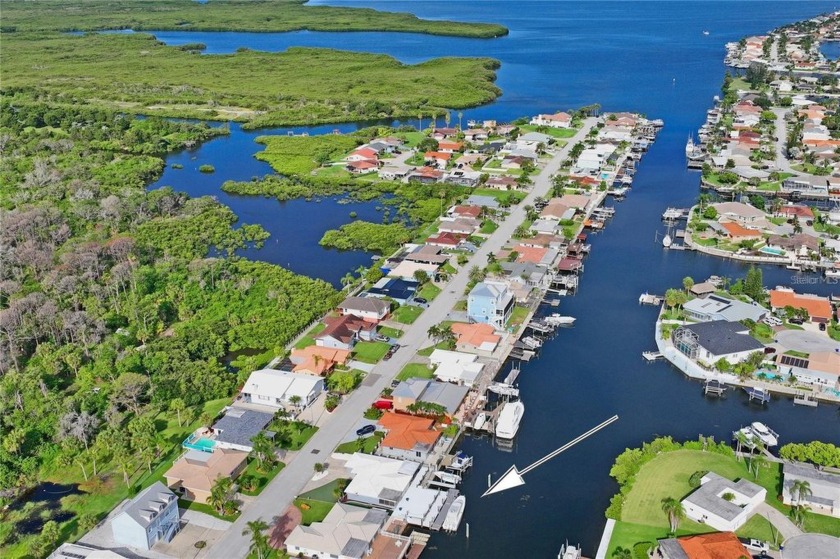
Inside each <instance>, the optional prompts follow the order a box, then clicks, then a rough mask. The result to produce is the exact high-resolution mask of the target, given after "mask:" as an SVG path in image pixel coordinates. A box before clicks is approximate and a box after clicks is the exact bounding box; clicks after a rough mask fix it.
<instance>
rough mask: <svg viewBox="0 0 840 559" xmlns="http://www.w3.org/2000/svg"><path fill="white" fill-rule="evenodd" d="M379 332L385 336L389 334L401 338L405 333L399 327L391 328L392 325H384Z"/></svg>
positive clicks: (391, 336) (390, 336)
mask: <svg viewBox="0 0 840 559" xmlns="http://www.w3.org/2000/svg"><path fill="white" fill-rule="evenodd" d="M378 333H379V334H381V335H383V336H388V337H389V338H399V337H401V336H402V335H403V331H402V330H399V329H397V328H391V327H390V326H382V327H381V328H379V332H378Z"/></svg>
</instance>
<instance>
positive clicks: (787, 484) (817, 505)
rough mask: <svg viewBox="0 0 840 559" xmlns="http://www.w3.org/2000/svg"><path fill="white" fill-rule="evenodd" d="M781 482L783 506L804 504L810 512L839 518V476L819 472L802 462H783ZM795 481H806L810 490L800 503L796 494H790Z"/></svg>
mask: <svg viewBox="0 0 840 559" xmlns="http://www.w3.org/2000/svg"><path fill="white" fill-rule="evenodd" d="M782 480H783V482H782V502H783V503H784V504H786V505H795V504H805V505H808V509H809V510H810V511H811V512H815V513H817V514H825V515H828V516H835V517H838V518H840V474H834V473H831V472H827V471H821V470H818V469H817V468H816V467H814V466H812V465H811V464H803V463H802V462H784V463H783V464H782ZM797 481H807V482H808V486H809V487H810V489H811V494H810V495H804V496H803V498H802V499H801V502H800V499H799V495H798V494H793V495H792V494H791V488H792V487H793V484H794V483H796V482H797Z"/></svg>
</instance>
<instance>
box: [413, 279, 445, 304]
mask: <svg viewBox="0 0 840 559" xmlns="http://www.w3.org/2000/svg"><path fill="white" fill-rule="evenodd" d="M417 295H418V296H419V297H422V298H423V299H425V300H427V301H430V302H431V301H433V300H434V298H435V297H437V296H438V295H440V287H438V286H436V285H435V284H433V283H427V284H426V285H424V286H423V287H422V288H421V289H420V291H419V292H418V293H417Z"/></svg>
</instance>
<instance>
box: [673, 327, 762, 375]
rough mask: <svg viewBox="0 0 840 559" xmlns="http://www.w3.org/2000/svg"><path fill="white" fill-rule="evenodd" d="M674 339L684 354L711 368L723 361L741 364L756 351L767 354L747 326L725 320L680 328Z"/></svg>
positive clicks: (676, 345)
mask: <svg viewBox="0 0 840 559" xmlns="http://www.w3.org/2000/svg"><path fill="white" fill-rule="evenodd" d="M672 339H673V342H674V346H675V347H676V348H677V349H678V350H679V351H680V352H681V353H683V354H685V355H686V356H688V357H689V358H690V359H693V360H695V361H702V362H703V363H707V364H709V365H712V364H714V363H716V362H717V361H718V360H720V359H722V358H725V359H726V360H727V361H729V362H730V363H739V362H741V361H744V360H746V359H747V358H748V357H749V356H750V355H752V354H753V353H755V352H756V351H764V344H762V343H761V342H759V341H758V340H756V339H755V338H753V337H752V336H750V335H749V329H748V328H747V327H746V326H744V325H743V324H741V323H740V322H727V321H725V320H715V321H712V322H700V323H697V324H686V325H684V326H680V327H679V328H677V330H676V331H675V332H674V334H673V338H672Z"/></svg>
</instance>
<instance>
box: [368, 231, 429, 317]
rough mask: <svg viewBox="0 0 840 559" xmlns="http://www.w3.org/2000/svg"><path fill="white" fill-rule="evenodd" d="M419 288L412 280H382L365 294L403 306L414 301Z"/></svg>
mask: <svg viewBox="0 0 840 559" xmlns="http://www.w3.org/2000/svg"><path fill="white" fill-rule="evenodd" d="M430 244H431V243H430ZM419 286H420V284H419V283H417V282H416V281H414V280H406V279H400V278H382V279H380V280H379V281H378V282H376V283H375V284H373V287H371V288H370V289H368V290H367V294H368V296H369V297H387V298H388V299H392V300H394V301H396V302H397V303H399V304H400V305H405V304H408V303H410V302H411V301H413V300H414V296H415V295H416V294H417V288H418V287H419Z"/></svg>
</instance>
